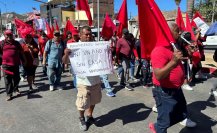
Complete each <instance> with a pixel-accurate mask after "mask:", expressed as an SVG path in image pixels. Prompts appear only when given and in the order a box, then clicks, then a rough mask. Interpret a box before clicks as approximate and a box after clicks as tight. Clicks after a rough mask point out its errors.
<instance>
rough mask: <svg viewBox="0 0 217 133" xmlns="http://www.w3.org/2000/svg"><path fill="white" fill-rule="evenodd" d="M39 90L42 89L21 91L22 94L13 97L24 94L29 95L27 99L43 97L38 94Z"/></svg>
mask: <svg viewBox="0 0 217 133" xmlns="http://www.w3.org/2000/svg"><path fill="white" fill-rule="evenodd" d="M39 91H40V89H34V90H32V91H31V92H29V91H21V92H20V94H18V95H15V96H13V99H14V98H19V97H23V96H27V99H34V98H42V96H41V95H39V94H36V93H37V92H39Z"/></svg>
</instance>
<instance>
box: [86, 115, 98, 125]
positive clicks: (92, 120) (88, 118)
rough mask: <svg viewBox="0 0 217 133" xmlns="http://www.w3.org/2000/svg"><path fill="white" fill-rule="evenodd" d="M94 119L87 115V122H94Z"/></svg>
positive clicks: (90, 123)
mask: <svg viewBox="0 0 217 133" xmlns="http://www.w3.org/2000/svg"><path fill="white" fill-rule="evenodd" d="M95 122H96V121H95V119H94V118H93V117H89V116H87V124H89V125H92V124H95Z"/></svg>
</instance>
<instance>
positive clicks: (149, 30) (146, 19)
mask: <svg viewBox="0 0 217 133" xmlns="http://www.w3.org/2000/svg"><path fill="white" fill-rule="evenodd" d="M137 3H138V14H139V24H140V25H139V28H140V39H141V57H142V58H145V59H147V58H150V54H151V52H152V50H153V49H154V47H155V46H156V45H158V46H171V44H170V43H173V42H174V38H173V36H172V33H171V31H170V29H169V26H168V24H167V22H166V20H165V18H164V16H163V14H162V13H161V11H160V9H159V8H158V6H157V4H156V3H155V1H154V0H137Z"/></svg>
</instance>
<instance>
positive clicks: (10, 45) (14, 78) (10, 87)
mask: <svg viewBox="0 0 217 133" xmlns="http://www.w3.org/2000/svg"><path fill="white" fill-rule="evenodd" d="M4 36H5V40H4V41H2V43H1V44H0V53H2V68H3V70H5V71H9V72H12V73H13V74H11V73H7V72H5V71H4V80H5V88H6V93H7V99H6V100H7V101H10V100H12V94H13V92H18V93H19V90H18V85H19V82H20V74H19V65H20V60H22V61H23V65H24V66H25V65H26V60H25V57H24V54H23V51H22V47H21V45H20V43H19V42H17V41H15V40H14V39H13V34H12V31H11V30H6V31H5V32H4Z"/></svg>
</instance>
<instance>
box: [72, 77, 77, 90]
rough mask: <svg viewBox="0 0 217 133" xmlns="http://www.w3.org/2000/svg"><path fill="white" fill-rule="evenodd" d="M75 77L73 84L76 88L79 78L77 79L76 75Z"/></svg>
mask: <svg viewBox="0 0 217 133" xmlns="http://www.w3.org/2000/svg"><path fill="white" fill-rule="evenodd" d="M73 78H74V79H73V85H74V87H75V88H77V79H76V76H75V75H74V76H73Z"/></svg>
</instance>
